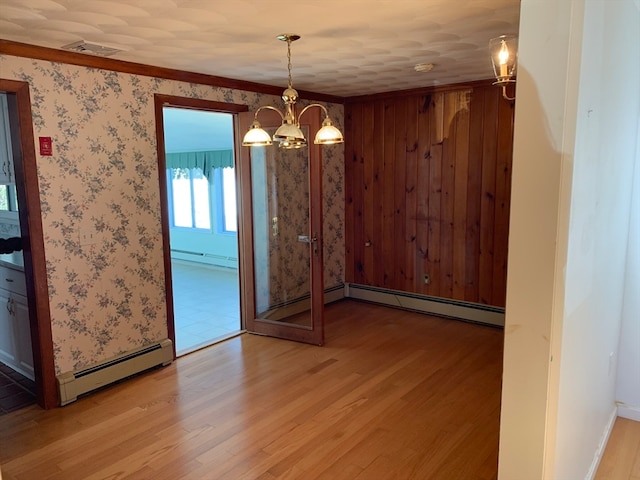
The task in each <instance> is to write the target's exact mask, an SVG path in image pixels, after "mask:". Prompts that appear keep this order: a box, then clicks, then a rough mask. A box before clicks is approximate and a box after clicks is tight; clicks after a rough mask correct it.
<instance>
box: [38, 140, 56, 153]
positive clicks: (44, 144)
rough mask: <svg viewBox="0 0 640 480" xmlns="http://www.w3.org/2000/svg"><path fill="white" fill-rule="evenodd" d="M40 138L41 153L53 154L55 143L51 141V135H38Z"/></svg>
mask: <svg viewBox="0 0 640 480" xmlns="http://www.w3.org/2000/svg"><path fill="white" fill-rule="evenodd" d="M38 140H39V141H40V155H46V156H51V155H53V144H52V143H51V137H38Z"/></svg>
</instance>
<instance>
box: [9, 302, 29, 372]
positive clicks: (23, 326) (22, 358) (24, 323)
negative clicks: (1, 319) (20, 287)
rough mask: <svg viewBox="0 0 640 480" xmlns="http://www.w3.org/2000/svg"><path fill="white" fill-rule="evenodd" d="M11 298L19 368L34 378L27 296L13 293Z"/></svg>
mask: <svg viewBox="0 0 640 480" xmlns="http://www.w3.org/2000/svg"><path fill="white" fill-rule="evenodd" d="M11 298H12V302H13V315H14V318H13V321H14V322H15V336H16V337H15V338H16V340H15V341H16V364H17V366H18V368H17V370H18V371H19V372H20V373H22V374H23V375H24V376H25V377H28V378H30V379H31V380H34V375H33V351H32V349H31V327H30V324H29V307H28V306H27V297H24V296H22V295H16V294H12V295H11Z"/></svg>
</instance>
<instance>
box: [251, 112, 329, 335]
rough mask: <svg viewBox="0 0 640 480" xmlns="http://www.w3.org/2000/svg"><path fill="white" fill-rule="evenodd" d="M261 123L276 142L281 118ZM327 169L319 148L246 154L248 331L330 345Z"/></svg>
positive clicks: (273, 149)
mask: <svg viewBox="0 0 640 480" xmlns="http://www.w3.org/2000/svg"><path fill="white" fill-rule="evenodd" d="M265 117H266V115H265ZM250 120H252V119H251V118H249V122H250ZM269 120H271V123H270V122H269ZM245 122H246V120H245ZM245 122H241V123H245ZM261 122H262V124H263V126H264V128H265V129H266V130H267V131H268V132H270V133H271V134H273V132H274V131H275V128H276V127H277V125H278V123H279V117H277V116H275V117H274V118H272V119H268V120H267V121H265V119H264V118H263V117H261ZM270 124H272V125H273V127H272V128H271V129H270V128H269V126H268V125H270ZM248 125H249V123H247V126H248ZM301 128H302V129H303V131H304V132H305V134H306V135H307V138H308V131H309V130H310V128H309V126H308V125H302V126H301ZM316 128H317V127H316ZM311 129H313V127H311ZM320 164H321V159H320V149H319V148H318V147H316V146H311V147H305V148H300V149H288V150H287V149H281V148H279V147H277V146H276V145H273V146H269V147H252V148H251V149H249V148H244V149H243V166H244V169H243V171H242V172H241V176H242V177H244V178H243V181H244V182H245V184H244V188H243V190H244V191H248V192H249V195H246V196H245V199H244V202H245V204H244V209H243V210H244V214H245V223H244V230H245V234H246V235H245V241H246V242H245V243H246V250H245V252H246V253H245V256H244V257H245V261H246V262H245V263H246V265H245V274H247V273H248V275H245V281H246V282H250V287H251V288H250V289H246V290H247V291H252V292H253V293H252V295H251V297H252V298H245V302H244V303H245V305H246V307H248V308H247V311H246V312H245V313H246V315H245V328H246V329H247V331H250V332H255V333H262V334H266V335H271V336H276V337H280V338H286V339H290V340H297V341H302V342H307V343H313V344H318V345H319V344H322V343H323V340H324V338H323V337H324V325H323V313H324V301H323V280H322V228H321V227H322V221H321V220H322V219H321V215H320V212H321V210H322V206H321V202H322V196H321V192H322V185H321V167H320ZM247 206H249V207H250V212H251V215H247V208H246V207H247ZM249 217H250V219H249Z"/></svg>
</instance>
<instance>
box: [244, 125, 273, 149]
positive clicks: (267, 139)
mask: <svg viewBox="0 0 640 480" xmlns="http://www.w3.org/2000/svg"><path fill="white" fill-rule="evenodd" d="M268 145H273V142H272V141H271V136H270V135H269V134H268V133H267V132H266V131H264V130H263V129H262V126H261V125H260V123H259V122H258V121H257V120H254V122H253V123H252V124H251V128H249V130H248V131H247V133H245V134H244V138H243V139H242V146H243V147H265V146H268Z"/></svg>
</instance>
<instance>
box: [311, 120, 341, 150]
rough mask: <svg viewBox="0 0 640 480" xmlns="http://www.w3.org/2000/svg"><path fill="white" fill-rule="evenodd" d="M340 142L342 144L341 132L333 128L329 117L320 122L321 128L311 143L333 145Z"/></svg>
mask: <svg viewBox="0 0 640 480" xmlns="http://www.w3.org/2000/svg"><path fill="white" fill-rule="evenodd" d="M342 142H344V137H343V136H342V132H340V130H338V129H337V128H336V127H334V126H333V123H332V122H331V120H330V119H329V117H327V118H325V119H324V121H323V122H322V128H321V129H320V130H318V133H316V138H315V139H314V140H313V143H315V144H316V145H333V144H335V143H342Z"/></svg>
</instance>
